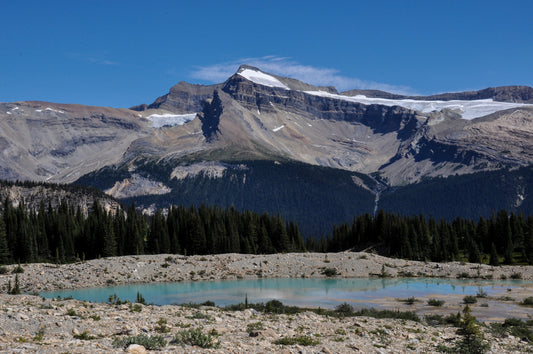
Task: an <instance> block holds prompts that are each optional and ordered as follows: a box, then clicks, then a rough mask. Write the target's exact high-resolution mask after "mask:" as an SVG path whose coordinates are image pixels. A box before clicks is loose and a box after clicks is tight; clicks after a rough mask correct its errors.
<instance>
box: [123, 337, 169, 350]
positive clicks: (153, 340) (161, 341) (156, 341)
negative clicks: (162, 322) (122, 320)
mask: <svg viewBox="0 0 533 354" xmlns="http://www.w3.org/2000/svg"><path fill="white" fill-rule="evenodd" d="M130 344H139V345H142V346H143V347H145V348H146V349H148V350H159V349H161V348H164V347H165V346H166V345H167V341H166V340H165V338H163V336H159V335H156V336H147V335H145V334H139V335H136V336H131V337H126V338H117V339H115V340H114V341H113V346H114V347H115V348H122V349H126V348H127V347H128V346H129V345H130Z"/></svg>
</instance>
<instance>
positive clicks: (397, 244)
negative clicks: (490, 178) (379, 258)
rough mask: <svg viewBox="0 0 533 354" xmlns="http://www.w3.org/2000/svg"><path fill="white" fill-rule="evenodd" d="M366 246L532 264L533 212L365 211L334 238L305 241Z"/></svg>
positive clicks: (317, 246) (321, 246)
mask: <svg viewBox="0 0 533 354" xmlns="http://www.w3.org/2000/svg"><path fill="white" fill-rule="evenodd" d="M367 247H373V248H375V249H377V250H378V251H379V253H381V254H383V255H387V256H392V257H398V258H405V259H411V260H419V261H435V262H446V261H468V262H472V263H489V264H491V265H499V264H500V263H503V264H517V263H519V264H533V216H529V217H525V216H524V215H523V214H515V213H510V214H509V213H508V212H507V211H505V210H501V211H499V212H497V213H492V215H491V217H490V218H484V217H480V218H479V219H478V220H477V221H475V220H472V219H465V218H461V217H457V218H455V219H453V220H452V221H447V220H445V219H439V220H436V219H435V218H433V217H429V218H426V217H425V216H423V215H418V216H412V217H406V216H401V215H399V214H393V213H386V212H384V211H383V210H380V211H379V212H378V213H377V215H376V216H375V217H373V216H370V215H369V214H363V215H361V216H359V217H355V218H354V219H353V222H352V223H351V224H350V223H344V224H341V225H339V226H335V227H334V229H333V232H332V235H331V236H328V237H322V238H320V239H318V240H317V239H307V240H306V248H307V249H308V250H312V251H317V252H326V251H327V252H338V251H344V250H347V249H359V250H361V249H364V248H367Z"/></svg>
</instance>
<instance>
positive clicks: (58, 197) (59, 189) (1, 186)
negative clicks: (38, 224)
mask: <svg viewBox="0 0 533 354" xmlns="http://www.w3.org/2000/svg"><path fill="white" fill-rule="evenodd" d="M6 200H9V201H10V202H11V203H12V205H13V206H14V207H15V208H16V207H18V206H19V205H20V204H21V203H23V204H24V206H25V207H26V208H27V209H28V210H34V211H38V210H39V207H40V205H41V203H43V204H44V207H45V208H48V206H49V205H50V206H52V208H53V209H57V208H58V207H59V205H60V204H63V203H65V204H67V205H69V206H74V207H75V208H77V207H80V210H81V211H82V213H84V214H85V215H87V213H88V211H89V210H90V209H91V207H92V205H93V203H94V201H95V200H98V202H99V204H100V205H101V206H102V207H103V208H104V210H106V211H108V212H115V211H116V210H119V209H120V204H119V202H118V201H117V200H115V199H113V198H111V197H109V196H107V195H106V194H104V193H102V192H99V191H97V190H90V189H86V188H83V187H70V186H62V185H54V184H34V183H0V208H3V207H4V203H5V201H6Z"/></svg>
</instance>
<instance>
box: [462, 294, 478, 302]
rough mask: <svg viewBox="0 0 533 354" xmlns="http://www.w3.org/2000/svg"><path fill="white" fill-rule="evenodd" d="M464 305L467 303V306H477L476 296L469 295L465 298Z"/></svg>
mask: <svg viewBox="0 0 533 354" xmlns="http://www.w3.org/2000/svg"><path fill="white" fill-rule="evenodd" d="M463 303H465V304H475V303H477V298H476V297H475V296H472V295H467V296H465V297H463Z"/></svg>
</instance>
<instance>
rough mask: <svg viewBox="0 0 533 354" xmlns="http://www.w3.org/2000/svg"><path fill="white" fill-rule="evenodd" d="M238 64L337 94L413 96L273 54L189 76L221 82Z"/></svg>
mask: <svg viewBox="0 0 533 354" xmlns="http://www.w3.org/2000/svg"><path fill="white" fill-rule="evenodd" d="M241 64H248V65H251V66H255V67H257V68H259V69H261V70H263V71H266V72H269V73H271V74H275V75H279V76H284V77H290V78H293V79H298V80H300V81H303V82H307V83H310V84H313V85H316V86H335V87H336V88H337V89H338V90H339V91H345V90H351V89H362V90H382V91H387V92H391V93H397V94H404V95H413V94H416V93H415V92H414V90H413V89H412V88H410V87H407V86H396V85H390V84H385V83H379V82H373V81H365V80H360V79H357V78H352V77H347V76H344V75H341V73H340V72H339V70H337V69H332V68H320V67H314V66H310V65H302V64H299V63H297V62H295V61H293V60H291V58H287V57H278V56H273V55H269V56H265V57H261V58H243V59H240V60H238V61H232V62H227V63H221V64H214V65H208V66H203V67H198V68H196V69H195V70H194V71H193V72H192V73H191V77H193V78H195V79H200V80H205V81H209V82H213V83H219V82H224V81H225V80H226V79H227V78H228V77H230V76H231V75H233V74H234V73H235V72H236V71H237V69H238V68H239V66H240V65H241Z"/></svg>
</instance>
